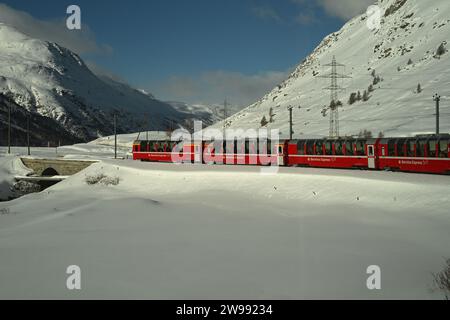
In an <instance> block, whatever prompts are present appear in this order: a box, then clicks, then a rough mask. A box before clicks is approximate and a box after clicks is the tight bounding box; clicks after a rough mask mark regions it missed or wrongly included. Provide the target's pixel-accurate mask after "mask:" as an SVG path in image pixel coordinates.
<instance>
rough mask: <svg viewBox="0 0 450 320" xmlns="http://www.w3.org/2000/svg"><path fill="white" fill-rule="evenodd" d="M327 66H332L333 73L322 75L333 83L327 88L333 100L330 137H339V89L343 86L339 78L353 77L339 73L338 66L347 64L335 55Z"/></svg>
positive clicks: (331, 103) (331, 102)
mask: <svg viewBox="0 0 450 320" xmlns="http://www.w3.org/2000/svg"><path fill="white" fill-rule="evenodd" d="M325 66H327V67H331V73H330V74H327V75H324V76H320V77H321V78H328V79H331V85H330V86H329V87H327V88H325V89H326V90H330V91H331V99H330V100H331V101H330V133H329V135H330V138H338V137H339V110H338V109H339V106H338V101H339V100H338V91H340V90H342V89H343V88H342V87H340V86H339V85H338V79H346V78H351V77H349V76H346V75H343V74H339V73H338V71H337V68H338V67H345V65H343V64H340V63H338V62H337V61H336V57H335V56H333V60H332V61H331V64H326V65H325Z"/></svg>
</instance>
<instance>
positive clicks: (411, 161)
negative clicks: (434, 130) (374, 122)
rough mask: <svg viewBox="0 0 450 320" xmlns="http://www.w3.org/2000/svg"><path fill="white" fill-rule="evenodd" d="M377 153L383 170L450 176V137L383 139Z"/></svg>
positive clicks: (431, 136)
mask: <svg viewBox="0 0 450 320" xmlns="http://www.w3.org/2000/svg"><path fill="white" fill-rule="evenodd" d="M377 151H378V153H377V158H378V162H379V168H380V169H382V170H383V169H384V170H395V171H409V172H424V173H440V174H450V135H430V136H418V137H414V138H386V139H381V140H380V142H379V146H378V150H377Z"/></svg>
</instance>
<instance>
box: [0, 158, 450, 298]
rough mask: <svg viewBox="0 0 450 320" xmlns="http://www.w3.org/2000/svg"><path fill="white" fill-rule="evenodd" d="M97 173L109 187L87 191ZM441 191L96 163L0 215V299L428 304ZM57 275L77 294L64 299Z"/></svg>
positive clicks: (386, 179) (401, 183)
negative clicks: (373, 277) (73, 278)
mask: <svg viewBox="0 0 450 320" xmlns="http://www.w3.org/2000/svg"><path fill="white" fill-rule="evenodd" d="M1 159H5V158H3V157H2V158H1ZM13 159H14V158H9V160H10V161H12V160H13ZM7 162H8V161H2V162H0V164H2V166H3V165H6V164H5V163H7ZM100 174H104V175H105V176H107V177H109V178H111V179H112V180H114V178H119V184H118V185H115V186H114V185H103V184H101V183H99V184H97V185H88V184H87V183H86V178H87V177H93V176H97V175H100ZM449 183H450V177H447V176H433V175H416V174H403V173H391V172H368V171H348V170H320V169H299V168H282V169H281V170H280V172H279V173H278V174H275V175H263V174H261V173H260V171H259V169H258V168H256V167H236V166H193V165H184V166H175V165H169V164H150V163H141V162H133V161H131V160H112V159H104V160H103V161H102V162H100V163H97V164H94V165H92V166H91V167H89V168H88V169H86V170H85V171H83V172H80V173H79V174H77V175H75V176H72V177H70V178H69V179H67V180H65V181H63V182H61V183H59V184H57V185H55V186H53V187H51V188H49V189H47V190H45V191H43V192H41V193H38V194H30V195H27V196H25V197H23V198H20V199H17V200H14V201H12V202H3V203H0V212H2V214H1V215H0V298H65V299H66V298H67V299H72V298H74V299H77V298H88V299H90V298H169V299H172V298H177V299H196V298H203V299H214V298H225V299H228V298H230V299H240V298H250V299H255V298H275V299H278V298H330V299H334V298H344V299H345V298H358V299H362V298H369V299H378V298H411V299H415V298H425V299H427V298H434V299H441V298H442V295H440V293H439V292H431V291H430V288H431V287H432V280H433V278H432V275H431V274H432V272H438V271H440V270H441V269H442V267H443V263H444V258H445V257H447V258H448V257H450V246H449V243H450V232H449V230H450V214H449V212H448V207H449V203H450V195H449ZM69 265H78V266H80V268H81V279H82V289H81V290H80V291H69V290H67V289H66V279H67V277H68V275H67V274H66V268H67V267H68V266H69ZM369 265H378V266H380V267H381V279H382V280H381V284H382V289H381V290H380V291H376V290H375V291H370V290H368V289H367V287H366V279H367V277H368V276H369V275H367V274H366V269H367V267H368V266H369Z"/></svg>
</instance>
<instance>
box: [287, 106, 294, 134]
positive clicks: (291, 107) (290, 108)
mask: <svg viewBox="0 0 450 320" xmlns="http://www.w3.org/2000/svg"><path fill="white" fill-rule="evenodd" d="M293 108H294V107H293V106H289V107H288V110H289V140H292V136H293V135H294V130H292V109H293Z"/></svg>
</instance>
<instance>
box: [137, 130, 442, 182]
mask: <svg viewBox="0 0 450 320" xmlns="http://www.w3.org/2000/svg"><path fill="white" fill-rule="evenodd" d="M180 145H181V146H180ZM260 147H261V150H263V151H262V152H260V150H259V149H260ZM174 155H175V156H174ZM133 159H134V160H141V161H154V162H189V163H190V162H200V161H201V162H203V163H208V164H209V163H216V164H242V165H271V164H272V165H273V164H276V165H281V166H302V167H319V168H344V169H351V168H359V169H372V170H392V171H406V172H419V173H437V174H450V135H449V134H444V135H428V136H417V137H413V138H381V139H353V138H342V139H333V140H331V139H316V140H284V141H280V142H279V143H277V144H275V143H272V142H271V141H270V140H269V141H266V142H265V145H264V144H261V145H260V143H259V141H257V140H246V141H234V142H233V143H228V144H227V143H226V142H219V143H218V142H210V141H203V142H201V143H197V144H196V143H186V144H180V143H177V142H172V141H142V140H138V141H135V142H134V144H133ZM174 159H175V160H174Z"/></svg>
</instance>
